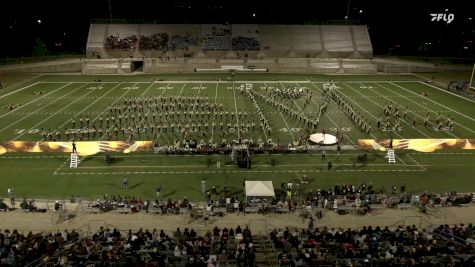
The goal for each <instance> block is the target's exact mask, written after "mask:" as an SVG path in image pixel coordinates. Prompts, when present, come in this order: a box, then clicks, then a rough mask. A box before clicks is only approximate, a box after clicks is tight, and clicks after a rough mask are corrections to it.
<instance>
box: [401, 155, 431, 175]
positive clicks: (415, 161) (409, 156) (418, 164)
mask: <svg viewBox="0 0 475 267" xmlns="http://www.w3.org/2000/svg"><path fill="white" fill-rule="evenodd" d="M406 155H407V157H408V158H410V159H411V160H412V161H414V163H416V165H417V166H420V167H421V168H422V169H423V170H424V171H427V169H426V168H425V167H424V166H422V165H421V164H420V163H419V162H418V161H417V160H415V159H414V158H413V157H411V155H409V153H408V154H406Z"/></svg>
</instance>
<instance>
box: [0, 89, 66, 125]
mask: <svg viewBox="0 0 475 267" xmlns="http://www.w3.org/2000/svg"><path fill="white" fill-rule="evenodd" d="M63 84H64V83H63ZM70 84H71V83H67V84H66V85H63V86H61V87H59V88H58V89H55V90H54V91H52V92H49V93H47V94H46V95H44V96H40V97H38V98H35V99H34V100H32V101H30V102H28V103H26V104H24V105H21V106H20V107H19V108H16V109H14V110H12V111H10V112H7V113H5V114H3V115H2V116H0V119H1V118H3V117H5V116H7V115H8V114H10V113H12V112H14V111H18V110H19V109H22V108H24V107H26V106H28V105H29V104H31V103H34V102H36V101H38V100H40V99H42V98H44V97H46V96H48V95H50V94H52V93H54V92H56V91H58V90H61V89H63V88H64V87H66V86H68V85H70ZM40 109H41V108H40ZM40 109H38V110H40Z"/></svg>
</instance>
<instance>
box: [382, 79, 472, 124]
mask: <svg viewBox="0 0 475 267" xmlns="http://www.w3.org/2000/svg"><path fill="white" fill-rule="evenodd" d="M390 83H391V84H392V85H395V86H397V87H399V88H401V89H404V90H406V91H408V92H410V93H411V94H414V95H416V96H419V95H418V94H416V93H414V92H413V91H411V90H408V89H406V88H404V87H402V86H399V85H397V84H395V83H393V82H390ZM426 85H427V84H426ZM419 97H420V96H419ZM424 99H426V100H429V101H431V102H432V103H435V104H437V105H439V106H441V107H443V108H446V109H448V110H450V111H452V112H454V113H457V114H459V115H460V116H463V117H465V118H467V119H469V120H471V121H475V119H474V118H472V117H469V116H467V115H465V114H463V113H460V112H458V111H456V110H454V109H451V108H449V107H447V106H445V105H442V104H440V103H439V102H437V101H434V100H432V99H430V98H428V97H427V98H424ZM455 124H457V123H455ZM471 132H473V133H475V132H474V131H471Z"/></svg>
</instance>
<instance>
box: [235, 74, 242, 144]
mask: <svg viewBox="0 0 475 267" xmlns="http://www.w3.org/2000/svg"><path fill="white" fill-rule="evenodd" d="M233 94H234V108H235V110H236V114H235V116H236V122H237V129H236V131H237V135H238V139H241V135H240V134H239V116H238V110H237V102H236V90H235V89H234V82H233Z"/></svg>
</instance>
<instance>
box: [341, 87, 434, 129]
mask: <svg viewBox="0 0 475 267" xmlns="http://www.w3.org/2000/svg"><path fill="white" fill-rule="evenodd" d="M345 85H346V86H347V87H348V88H351V89H352V90H353V91H355V92H357V93H358V94H360V95H363V96H365V95H364V94H361V93H360V92H359V91H357V90H355V89H354V88H353V87H351V86H349V85H347V84H345ZM361 85H362V84H361ZM368 89H369V90H371V91H372V92H373V93H376V94H377V95H380V96H382V97H383V98H386V99H388V100H389V101H391V102H392V100H391V99H389V98H388V97H386V96H384V95H382V94H380V93H378V92H376V91H375V90H373V89H371V88H368ZM366 98H367V99H368V100H369V101H371V102H373V103H374V104H376V105H377V106H378V107H380V108H381V109H384V108H383V106H381V105H379V104H378V103H376V102H374V101H373V100H371V99H370V98H368V97H366ZM394 102H396V101H394ZM396 103H397V102H396ZM397 104H398V105H399V103H397ZM416 115H417V114H416ZM417 116H419V115H417ZM419 117H421V116H419ZM421 118H422V117H421ZM402 121H403V122H404V123H405V124H407V125H409V126H411V124H410V123H408V122H407V121H406V120H405V119H404V118H403V119H402ZM414 129H416V130H417V131H418V132H420V133H421V134H422V135H425V136H426V137H427V138H431V137H430V136H429V135H428V134H426V133H424V132H423V131H421V130H419V129H418V128H415V127H414Z"/></svg>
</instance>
